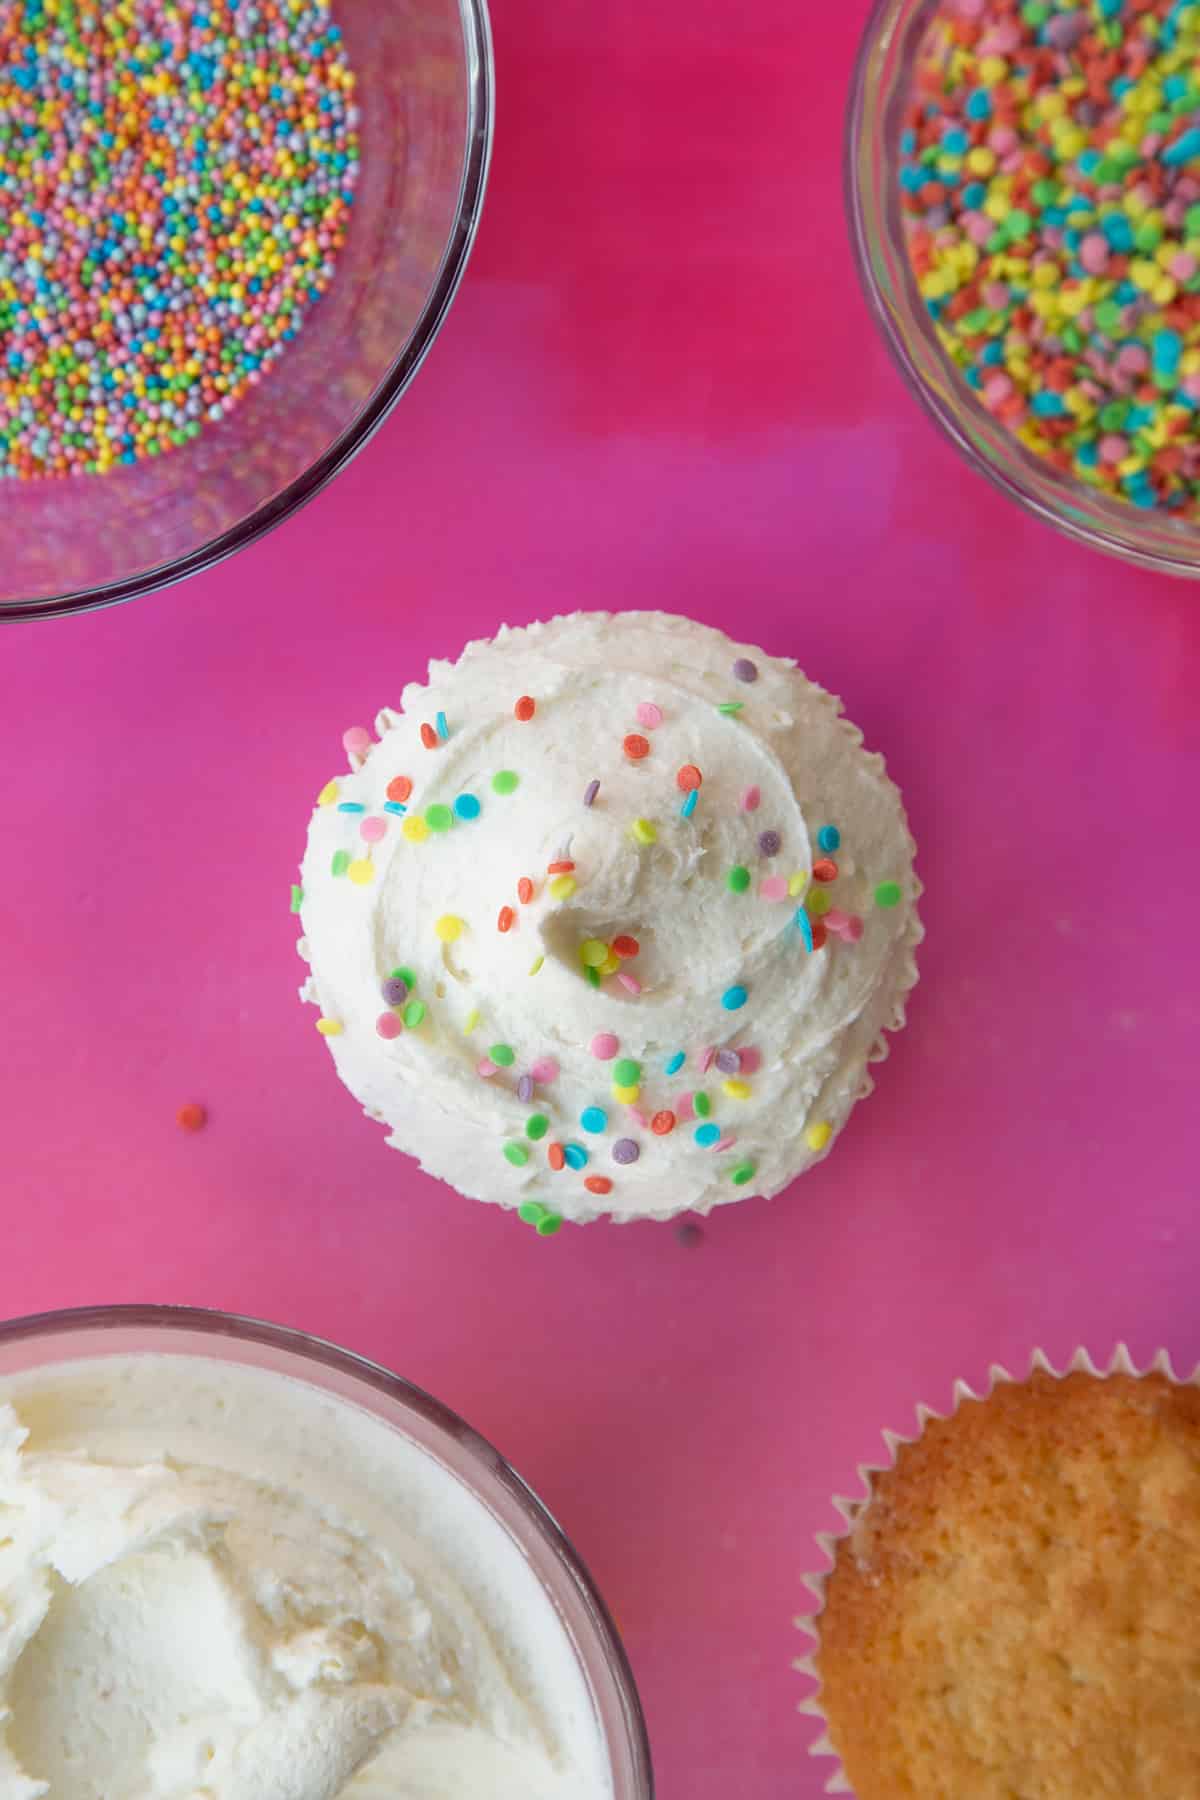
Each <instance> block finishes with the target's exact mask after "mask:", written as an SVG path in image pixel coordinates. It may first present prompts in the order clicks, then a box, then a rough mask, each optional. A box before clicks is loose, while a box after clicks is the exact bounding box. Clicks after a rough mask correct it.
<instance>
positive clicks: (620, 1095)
mask: <svg viewBox="0 0 1200 1800" xmlns="http://www.w3.org/2000/svg"><path fill="white" fill-rule="evenodd" d="M641 1091H642V1090H641V1088H640V1087H637V1086H636V1085H635V1086H634V1087H616V1086H614V1087H613V1099H614V1100H619V1101H620V1103H621V1105H622V1106H633V1105H634V1104H635V1102H636V1101H637V1097H638V1095H639V1094H640V1093H641Z"/></svg>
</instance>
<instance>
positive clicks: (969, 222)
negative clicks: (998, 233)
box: [962, 212, 996, 244]
mask: <svg viewBox="0 0 1200 1800" xmlns="http://www.w3.org/2000/svg"><path fill="white" fill-rule="evenodd" d="M962 222H963V226H964V228H965V230H966V233H967V236H968V237H969V238H970V240H971V242H972V243H973V244H986V243H987V241H988V239H989V238H990V237H991V235H992V233H993V232H994V231H995V229H996V226H995V223H994V221H993V220H991V219H989V218H988V216H987V214H986V213H979V212H972V213H964V214H963V216H962Z"/></svg>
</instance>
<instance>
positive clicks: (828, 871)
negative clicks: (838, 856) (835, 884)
mask: <svg viewBox="0 0 1200 1800" xmlns="http://www.w3.org/2000/svg"><path fill="white" fill-rule="evenodd" d="M812 877H813V880H814V881H820V882H824V883H825V884H826V885H828V883H829V882H831V881H836V880H837V878H838V866H837V864H836V863H835V862H834V860H833V858H832V857H831V856H822V857H821V858H820V859H819V860H818V861H817V862H815V863H814V864H813V867H812Z"/></svg>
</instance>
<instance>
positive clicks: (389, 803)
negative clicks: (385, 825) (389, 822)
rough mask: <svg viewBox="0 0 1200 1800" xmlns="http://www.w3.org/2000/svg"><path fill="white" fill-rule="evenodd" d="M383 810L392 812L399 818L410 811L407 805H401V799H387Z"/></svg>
mask: <svg viewBox="0 0 1200 1800" xmlns="http://www.w3.org/2000/svg"><path fill="white" fill-rule="evenodd" d="M383 810H384V812H385V813H392V814H394V815H395V816H397V817H398V818H403V817H404V814H405V813H406V812H407V811H408V808H407V806H401V804H400V802H399V800H385V801H384V803H383Z"/></svg>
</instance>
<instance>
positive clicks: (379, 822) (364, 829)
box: [358, 816, 387, 844]
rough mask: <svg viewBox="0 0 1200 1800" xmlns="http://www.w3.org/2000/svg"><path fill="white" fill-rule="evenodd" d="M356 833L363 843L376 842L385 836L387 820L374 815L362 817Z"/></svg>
mask: <svg viewBox="0 0 1200 1800" xmlns="http://www.w3.org/2000/svg"><path fill="white" fill-rule="evenodd" d="M358 835H359V837H360V838H361V839H362V840H363V843H364V844H378V843H379V842H380V841H381V840H382V839H383V838H385V837H386V836H387V820H386V819H380V818H377V817H375V816H372V817H371V818H369V819H363V820H362V822H361V823H360V825H359V827H358Z"/></svg>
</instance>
